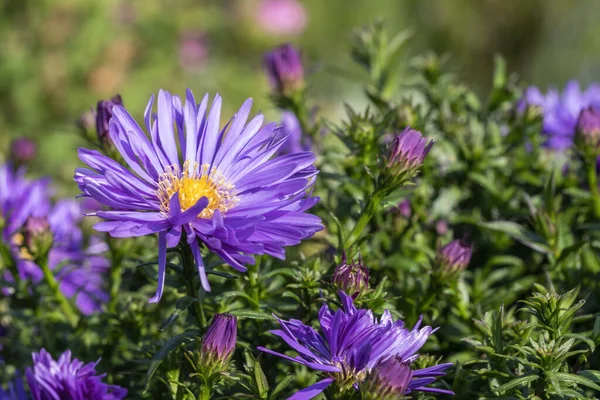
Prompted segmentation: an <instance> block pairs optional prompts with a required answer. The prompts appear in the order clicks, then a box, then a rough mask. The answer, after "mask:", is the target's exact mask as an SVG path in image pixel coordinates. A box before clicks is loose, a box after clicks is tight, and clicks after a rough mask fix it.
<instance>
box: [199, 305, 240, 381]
mask: <svg viewBox="0 0 600 400" xmlns="http://www.w3.org/2000/svg"><path fill="white" fill-rule="evenodd" d="M236 339H237V318H236V317H234V316H233V315H231V314H216V315H215V316H214V318H213V321H212V323H211V324H210V326H209V327H208V330H207V331H206V333H205V334H204V337H203V338H202V345H201V347H200V364H201V365H203V366H204V367H205V368H206V369H209V370H214V369H216V370H219V371H221V370H223V369H224V367H225V366H226V365H227V363H228V362H229V359H230V358H231V356H232V355H233V352H234V350H235V344H236Z"/></svg>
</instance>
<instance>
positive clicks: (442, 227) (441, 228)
mask: <svg viewBox="0 0 600 400" xmlns="http://www.w3.org/2000/svg"><path fill="white" fill-rule="evenodd" d="M435 231H436V233H437V234H438V235H440V236H444V235H445V234H446V233H447V232H448V223H447V222H446V221H445V220H443V219H440V220H438V221H437V222H436V223H435Z"/></svg>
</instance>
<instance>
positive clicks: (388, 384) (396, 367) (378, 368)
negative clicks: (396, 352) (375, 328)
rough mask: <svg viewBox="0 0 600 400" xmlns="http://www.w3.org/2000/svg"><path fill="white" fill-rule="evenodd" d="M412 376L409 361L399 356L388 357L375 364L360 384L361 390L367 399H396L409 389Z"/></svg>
mask: <svg viewBox="0 0 600 400" xmlns="http://www.w3.org/2000/svg"><path fill="white" fill-rule="evenodd" d="M412 378H413V371H412V369H411V368H410V363H409V362H406V361H404V360H402V358H401V357H395V356H392V357H388V358H386V359H383V360H380V361H379V362H378V363H377V364H375V366H374V367H373V369H372V370H371V371H370V372H369V374H368V375H367V378H366V379H365V383H364V384H363V385H361V391H362V392H363V397H365V398H368V399H377V400H388V399H390V400H393V399H398V398H401V397H402V396H403V395H404V394H406V393H407V392H409V391H410V389H409V387H410V385H411V383H412V380H413V379H412Z"/></svg>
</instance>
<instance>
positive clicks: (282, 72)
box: [265, 43, 304, 96]
mask: <svg viewBox="0 0 600 400" xmlns="http://www.w3.org/2000/svg"><path fill="white" fill-rule="evenodd" d="M265 68H266V70H267V76H268V78H269V81H270V82H271V86H273V89H274V90H275V92H276V93H278V94H279V95H286V96H287V95H290V94H293V93H295V92H298V91H301V90H302V89H304V67H303V65H302V56H301V54H300V51H299V50H298V49H296V48H295V47H294V46H292V45H291V44H289V43H288V44H283V45H281V46H279V47H276V48H275V49H273V50H272V51H270V52H268V53H267V54H265Z"/></svg>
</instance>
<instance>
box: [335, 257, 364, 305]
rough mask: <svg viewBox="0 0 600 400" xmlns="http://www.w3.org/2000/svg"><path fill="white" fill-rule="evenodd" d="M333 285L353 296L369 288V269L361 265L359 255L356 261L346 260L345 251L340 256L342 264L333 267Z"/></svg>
mask: <svg viewBox="0 0 600 400" xmlns="http://www.w3.org/2000/svg"><path fill="white" fill-rule="evenodd" d="M332 282H333V286H334V287H335V288H336V289H337V290H341V291H343V292H345V293H346V294H348V295H350V296H352V297H353V298H356V297H358V295H359V294H361V293H364V292H365V291H366V290H367V289H369V269H368V268H367V267H365V266H364V265H362V262H361V260H360V257H359V259H358V263H355V262H354V261H350V262H349V263H348V262H347V260H346V253H344V255H343V256H342V264H341V265H338V266H337V267H336V268H335V271H334V273H333V277H332Z"/></svg>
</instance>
